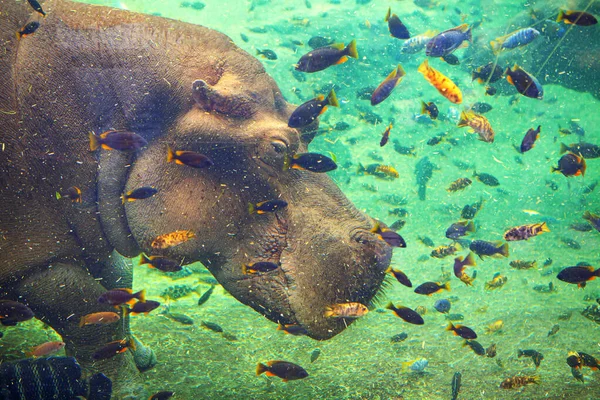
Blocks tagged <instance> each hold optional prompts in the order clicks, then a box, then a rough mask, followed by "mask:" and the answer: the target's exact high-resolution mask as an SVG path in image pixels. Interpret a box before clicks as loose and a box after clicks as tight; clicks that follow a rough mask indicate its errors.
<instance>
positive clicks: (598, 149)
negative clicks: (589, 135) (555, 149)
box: [560, 142, 600, 159]
mask: <svg viewBox="0 0 600 400" xmlns="http://www.w3.org/2000/svg"><path fill="white" fill-rule="evenodd" d="M567 151H570V152H571V153H573V154H579V155H581V156H583V157H584V158H586V159H588V158H598V157H600V146H598V145H597V144H592V143H586V142H579V143H571V144H570V145H569V146H567V145H566V144H564V143H561V144H560V154H563V153H566V152H567Z"/></svg>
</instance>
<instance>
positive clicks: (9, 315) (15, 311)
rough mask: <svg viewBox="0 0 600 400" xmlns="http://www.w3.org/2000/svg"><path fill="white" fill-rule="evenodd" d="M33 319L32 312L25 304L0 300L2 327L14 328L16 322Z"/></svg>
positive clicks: (0, 321) (0, 322)
mask: <svg viewBox="0 0 600 400" xmlns="http://www.w3.org/2000/svg"><path fill="white" fill-rule="evenodd" d="M33 317H34V314H33V311H31V309H30V308H29V307H28V306H26V305H25V304H23V303H19V302H17V301H12V300H0V324H2V326H16V325H17V323H18V322H25V321H29V320H30V319H32V318H33Z"/></svg>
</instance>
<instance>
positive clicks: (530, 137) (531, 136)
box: [520, 125, 564, 153]
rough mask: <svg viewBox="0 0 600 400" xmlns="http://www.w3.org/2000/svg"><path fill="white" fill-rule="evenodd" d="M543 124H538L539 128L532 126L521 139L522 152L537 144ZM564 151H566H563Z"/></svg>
mask: <svg viewBox="0 0 600 400" xmlns="http://www.w3.org/2000/svg"><path fill="white" fill-rule="evenodd" d="M541 127H542V126H541V125H538V127H537V129H535V130H534V129H533V128H530V129H529V130H528V131H527V133H526V134H525V137H523V140H522V141H521V147H520V150H521V153H525V152H527V151H529V150H531V149H533V146H535V141H536V140H538V139H539V138H540V129H541ZM563 153H564V152H563Z"/></svg>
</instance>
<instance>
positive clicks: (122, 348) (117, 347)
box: [92, 338, 135, 361]
mask: <svg viewBox="0 0 600 400" xmlns="http://www.w3.org/2000/svg"><path fill="white" fill-rule="evenodd" d="M127 349H131V350H135V343H134V341H133V338H130V339H123V340H115V341H114V342H110V343H107V344H106V345H104V347H102V348H100V349H98V350H96V351H95V352H94V354H93V355H92V358H93V359H94V360H96V361H98V360H107V359H109V358H112V357H114V356H116V355H117V354H121V353H124V352H126V351H127Z"/></svg>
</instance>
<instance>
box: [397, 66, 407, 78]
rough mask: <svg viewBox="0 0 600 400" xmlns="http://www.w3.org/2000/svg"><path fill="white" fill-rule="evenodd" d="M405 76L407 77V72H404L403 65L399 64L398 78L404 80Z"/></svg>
mask: <svg viewBox="0 0 600 400" xmlns="http://www.w3.org/2000/svg"><path fill="white" fill-rule="evenodd" d="M404 75H406V71H404V68H402V65H400V64H398V68H396V76H397V77H398V78H402V77H403V76H404Z"/></svg>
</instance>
